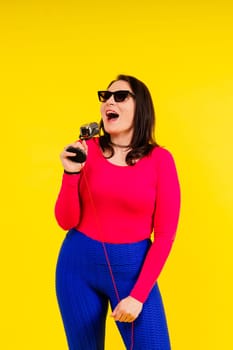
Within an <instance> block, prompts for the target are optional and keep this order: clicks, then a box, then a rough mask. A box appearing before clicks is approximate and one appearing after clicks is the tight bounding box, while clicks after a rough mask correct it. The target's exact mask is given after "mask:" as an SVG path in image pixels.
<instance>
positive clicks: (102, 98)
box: [98, 91, 112, 102]
mask: <svg viewBox="0 0 233 350" xmlns="http://www.w3.org/2000/svg"><path fill="white" fill-rule="evenodd" d="M111 95H112V93H111V92H110V91H99V92H98V96H99V100H100V101H101V102H106V101H107V100H108V99H109V98H110V96H111Z"/></svg>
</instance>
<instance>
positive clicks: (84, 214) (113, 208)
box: [55, 75, 180, 350]
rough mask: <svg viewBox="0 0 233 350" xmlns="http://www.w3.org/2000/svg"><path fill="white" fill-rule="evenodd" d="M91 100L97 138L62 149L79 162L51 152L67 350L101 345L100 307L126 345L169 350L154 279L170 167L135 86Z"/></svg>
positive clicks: (148, 104)
mask: <svg viewBox="0 0 233 350" xmlns="http://www.w3.org/2000/svg"><path fill="white" fill-rule="evenodd" d="M98 96H99V100H100V101H101V115H102V119H101V122H100V129H101V131H102V136H100V137H96V138H93V139H90V140H88V141H86V142H85V141H82V142H80V141H79V142H75V143H74V144H72V146H73V147H76V148H79V149H81V150H82V151H84V152H85V153H86V154H87V159H86V161H85V163H83V164H80V163H75V162H73V161H72V160H70V158H68V157H72V156H73V155H74V153H71V152H68V151H67V148H65V149H64V151H63V152H62V153H61V161H62V164H63V167H64V175H63V180H62V185H61V189H60V192H59V195H58V198H57V201H56V207H55V215H56V219H57V221H58V224H59V225H60V226H61V227H62V228H63V229H65V230H69V232H68V234H67V236H66V238H65V240H64V242H63V245H62V248H61V251H60V255H59V258H58V263H57V276H56V288H57V297H58V302H59V306H60V310H61V314H62V318H63V322H64V327H65V331H66V335H67V340H68V344H69V349H71V350H94V349H96V350H97V349H98V350H100V349H104V334H105V321H106V314H107V307H108V302H110V304H111V308H112V315H111V316H112V317H113V318H114V320H115V321H116V322H117V326H118V328H119V331H120V333H121V336H122V338H123V341H124V343H125V346H126V348H127V349H134V350H136V349H146V350H150V349H151V350H152V349H153V350H169V349H170V341H169V335H168V330H167V323H166V317H165V313H164V308H163V303H162V299H161V296H160V292H159V288H158V284H157V279H158V276H159V274H160V272H161V270H162V268H163V266H164V264H165V261H166V259H167V257H168V255H169V252H170V250H171V247H172V244H173V241H174V237H175V233H176V229H177V224H178V217H179V207H180V189H179V181H178V177H177V172H176V167H175V164H174V160H173V157H172V155H171V154H170V153H169V152H168V151H167V150H165V149H164V148H162V147H159V146H158V145H157V143H156V142H155V141H154V138H153V132H154V124H155V113H154V107H153V102H152V99H151V96H150V93H149V91H148V89H147V87H146V86H145V84H144V83H142V82H141V81H139V80H138V79H136V78H134V77H131V76H126V75H119V76H118V77H117V79H116V80H114V81H112V82H111V83H110V85H109V86H108V89H107V90H106V91H99V92H98ZM152 232H153V234H154V239H153V242H152V241H151V239H150V236H151V234H152ZM103 242H104V243H103Z"/></svg>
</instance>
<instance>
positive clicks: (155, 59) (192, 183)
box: [0, 0, 233, 350]
mask: <svg viewBox="0 0 233 350" xmlns="http://www.w3.org/2000/svg"><path fill="white" fill-rule="evenodd" d="M232 23H233V5H232V1H230V0H229V1H226V0H222V1H214V0H212V1H210V0H209V1H205V0H202V1H200V0H197V1H191V2H190V1H181V0H177V1H169V0H168V1H160V2H158V1H152V0H151V1H149V0H144V1H140V2H138V1H127V0H125V1H106V0H100V1H88V0H87V1H82V2H81V1H78V0H77V1H71V0H67V1H65V0H64V1H59V0H57V1H51V0H47V1H45V0H40V1H23V0H22V1H19V0H15V1H13V0H12V1H11V0H8V1H7V0H5V1H4V0H1V2H0V33H1V34H0V35H1V38H0V43H1V55H0V67H1V68H0V70H1V71H0V79H1V85H0V86H1V88H0V89H1V91H0V99H1V103H0V113H1V240H0V242H1V244H0V281H1V288H0V295H1V297H0V302H1V305H0V314H1V325H0V329H1V336H0V348H1V349H4V350H8V349H22V350H29V349H30V350H31V349H34V350H36V349H40V350H41V349H56V350H63V349H66V348H67V347H66V339H65V335H64V331H63V326H62V322H61V319H60V314H59V311H58V307H57V302H56V296H55V288H54V270H55V265H56V259H57V255H58V251H59V248H60V245H61V243H62V240H63V237H64V232H63V231H62V230H61V229H60V228H59V227H58V226H57V224H56V222H55V219H54V216H53V208H54V202H55V199H56V196H57V193H58V190H59V186H60V179H61V174H62V167H61V165H60V161H59V153H60V151H61V150H62V148H63V147H64V146H65V145H66V144H68V143H70V142H72V141H73V140H74V139H76V138H77V136H78V134H79V126H80V124H82V123H86V122H91V121H98V120H99V117H100V114H99V103H98V101H97V97H96V91H97V90H98V89H105V87H106V86H107V84H108V83H109V82H110V81H111V80H112V79H113V78H115V76H116V75H117V74H119V73H125V74H131V75H135V76H136V77H138V78H139V79H141V80H143V81H144V82H145V83H146V84H147V86H148V87H149V89H150V91H151V93H152V96H153V99H154V103H155V109H156V112H157V132H156V135H157V140H158V142H159V143H160V144H161V145H163V146H165V147H167V148H168V149H169V150H170V151H171V152H172V153H173V155H174V157H175V159H176V164H177V168H178V171H179V175H180V182H181V187H182V211H181V218H180V225H179V229H178V233H177V240H176V243H175V245H174V248H173V251H172V254H171V255H170V257H169V260H168V262H167V264H166V266H165V268H164V271H163V273H162V275H161V277H160V288H161V291H162V293H163V298H164V303H165V307H166V311H167V318H168V324H169V329H170V335H171V341H172V344H173V350H207V349H209V350H210V349H211V350H213V349H218V350H220V349H221V350H222V349H231V348H233V342H232V334H231V333H232V324H233V320H232V311H233V310H232V302H231V299H232V288H231V284H232V281H231V279H232V263H231V258H232V243H233V238H232V234H233V232H232V228H233V224H232V208H233V206H232V204H233V191H232V178H233V161H232V151H233V142H232V138H233V132H232V131H233V64H232V62H233V55H232V52H233V39H232V38H233V24H232ZM106 343H107V346H106V349H107V350H119V349H123V348H124V347H123V345H122V343H121V340H120V337H119V335H118V333H117V331H116V328H115V325H114V323H113V321H112V320H110V319H108V323H107V340H106Z"/></svg>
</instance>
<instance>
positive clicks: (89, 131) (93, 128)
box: [66, 122, 99, 163]
mask: <svg viewBox="0 0 233 350" xmlns="http://www.w3.org/2000/svg"><path fill="white" fill-rule="evenodd" d="M98 133H99V124H98V123H95V122H94V123H90V124H84V125H82V126H81V127H80V135H79V138H80V140H89V139H91V138H92V137H93V136H95V135H98ZM66 150H67V151H68V152H72V153H75V154H76V155H75V156H74V157H68V158H69V159H70V160H72V161H73V162H76V163H83V162H85V160H86V158H87V156H86V153H85V152H84V151H83V150H81V149H80V148H75V147H73V146H69V147H67V149H66Z"/></svg>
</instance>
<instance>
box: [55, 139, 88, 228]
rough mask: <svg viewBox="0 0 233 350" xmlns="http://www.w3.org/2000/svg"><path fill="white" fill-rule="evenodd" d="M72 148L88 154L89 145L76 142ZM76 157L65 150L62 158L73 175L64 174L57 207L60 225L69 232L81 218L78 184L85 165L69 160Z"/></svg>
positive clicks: (63, 163)
mask: <svg viewBox="0 0 233 350" xmlns="http://www.w3.org/2000/svg"><path fill="white" fill-rule="evenodd" d="M72 146H73V147H79V148H80V149H82V150H83V151H85V152H86V153H87V145H86V143H85V141H83V142H82V143H80V142H76V143H74V144H73V145H72ZM74 155H75V154H74V153H70V152H67V151H66V148H65V149H64V150H63V152H62V153H61V156H60V157H61V162H62V165H63V167H64V170H65V172H70V173H71V174H67V173H64V174H63V179H62V184H61V188H60V192H59V194H58V198H57V201H56V205H55V217H56V219H57V222H58V224H59V225H60V226H61V227H62V228H63V229H64V230H69V229H71V228H73V227H75V226H77V224H78V222H79V218H80V201H79V194H78V184H79V180H80V171H81V169H82V166H83V164H84V163H83V164H80V163H76V162H73V161H71V160H70V159H68V156H74ZM78 172H79V173H78ZM72 173H73V174H72Z"/></svg>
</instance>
